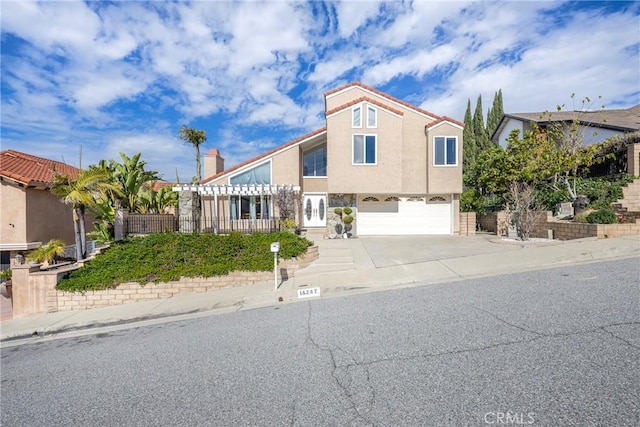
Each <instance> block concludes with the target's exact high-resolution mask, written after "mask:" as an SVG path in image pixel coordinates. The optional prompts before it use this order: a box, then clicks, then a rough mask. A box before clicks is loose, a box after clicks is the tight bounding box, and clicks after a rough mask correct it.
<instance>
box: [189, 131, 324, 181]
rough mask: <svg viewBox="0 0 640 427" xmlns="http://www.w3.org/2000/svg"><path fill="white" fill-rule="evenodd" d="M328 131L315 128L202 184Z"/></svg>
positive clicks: (208, 178)
mask: <svg viewBox="0 0 640 427" xmlns="http://www.w3.org/2000/svg"><path fill="white" fill-rule="evenodd" d="M326 131H327V128H326V127H323V128H320V129H317V130H314V131H313V132H310V133H308V134H306V135H303V136H301V137H300V138H296V139H294V140H293V141H289V142H287V143H286V144H283V145H280V146H279V147H276V148H274V149H273V150H269V151H267V152H266V153H262V154H260V155H258V156H256V157H254V158H252V159H249V160H247V161H244V162H242V163H239V164H237V165H235V166H233V167H230V168H229V169H225V170H223V171H222V172H219V173H217V174H215V175H212V176H209V177H207V178H205V179H203V180H202V181H200V184H206V183H207V182H209V181H213V180H215V179H218V178H220V177H221V176H224V175H227V174H229V173H231V172H233V171H235V170H238V169H240V168H241V167H243V166H246V165H248V164H251V163H254V162H257V161H258V160H261V159H264V158H265V157H269V156H270V155H272V154H274V153H277V152H278V151H280V150H284V149H285V148H288V147H291V146H292V145H295V144H297V143H298V142H300V141H304V140H305V139H309V138H312V137H314V136H316V135H320V134H322V133H323V132H326Z"/></svg>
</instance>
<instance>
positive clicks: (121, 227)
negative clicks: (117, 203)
mask: <svg viewBox="0 0 640 427" xmlns="http://www.w3.org/2000/svg"><path fill="white" fill-rule="evenodd" d="M128 216H129V210H128V209H122V208H120V209H116V218H115V224H114V226H113V232H114V236H115V240H116V242H117V241H118V240H122V239H124V238H125V237H127V236H126V230H125V224H126V222H127V217H128Z"/></svg>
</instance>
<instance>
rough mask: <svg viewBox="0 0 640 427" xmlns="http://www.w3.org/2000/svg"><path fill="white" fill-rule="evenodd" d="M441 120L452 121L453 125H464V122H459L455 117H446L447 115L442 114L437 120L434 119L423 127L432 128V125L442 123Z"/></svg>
mask: <svg viewBox="0 0 640 427" xmlns="http://www.w3.org/2000/svg"><path fill="white" fill-rule="evenodd" d="M443 122H448V123H453V124H455V125H458V126H461V127H464V123H462V122H459V121H457V120H456V119H452V118H451V117H447V116H442V117H440V118H439V119H438V120H436V121H434V122H431V123H428V124H426V125H425V126H424V127H425V128H427V129H429V128H432V127H434V126H435V125H438V124H440V123H443Z"/></svg>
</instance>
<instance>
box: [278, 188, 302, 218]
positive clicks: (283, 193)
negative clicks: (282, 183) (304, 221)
mask: <svg viewBox="0 0 640 427" xmlns="http://www.w3.org/2000/svg"><path fill="white" fill-rule="evenodd" d="M275 199H276V200H275V201H276V206H278V211H279V212H280V219H295V217H296V207H297V205H298V201H299V199H300V194H299V193H298V192H297V191H295V190H294V189H293V188H292V187H282V188H280V189H279V190H278V193H277V194H276V197H275Z"/></svg>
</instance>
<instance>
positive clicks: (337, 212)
mask: <svg viewBox="0 0 640 427" xmlns="http://www.w3.org/2000/svg"><path fill="white" fill-rule="evenodd" d="M333 213H334V214H336V215H340V216H342V208H335V209H334V210H333Z"/></svg>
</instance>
